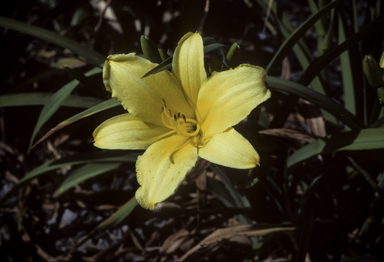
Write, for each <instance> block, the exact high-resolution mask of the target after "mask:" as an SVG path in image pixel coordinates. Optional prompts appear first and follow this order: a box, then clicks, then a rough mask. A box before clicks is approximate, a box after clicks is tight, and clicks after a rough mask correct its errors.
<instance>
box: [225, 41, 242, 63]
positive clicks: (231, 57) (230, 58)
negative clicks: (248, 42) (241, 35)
mask: <svg viewBox="0 0 384 262" xmlns="http://www.w3.org/2000/svg"><path fill="white" fill-rule="evenodd" d="M240 56H241V49H240V45H238V44H237V43H233V44H232V46H231V48H229V51H228V53H227V57H226V58H227V64H228V67H230V68H233V67H235V66H236V65H237V61H239V58H240Z"/></svg>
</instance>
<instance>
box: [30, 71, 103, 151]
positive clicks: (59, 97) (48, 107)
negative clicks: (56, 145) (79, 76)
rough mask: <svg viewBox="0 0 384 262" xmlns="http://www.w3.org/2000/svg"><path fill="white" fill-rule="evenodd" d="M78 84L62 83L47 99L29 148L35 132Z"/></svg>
mask: <svg viewBox="0 0 384 262" xmlns="http://www.w3.org/2000/svg"><path fill="white" fill-rule="evenodd" d="M100 72H101V69H100V68H97V67H96V68H94V69H92V70H90V71H88V72H87V73H85V75H86V76H91V75H94V74H97V73H100ZM78 84H79V81H77V80H73V81H71V82H69V83H68V84H66V85H64V86H63V87H62V88H60V90H59V91H57V92H56V93H55V94H54V95H52V97H51V98H50V99H49V101H48V102H47V103H46V104H45V105H44V107H43V109H42V110H41V113H40V115H39V119H38V120H37V123H36V126H35V128H34V130H33V133H32V137H31V140H30V142H29V148H31V147H32V143H33V141H34V139H35V137H36V135H37V132H38V131H40V129H41V127H42V126H43V125H44V124H45V123H46V122H47V121H48V120H49V119H50V118H51V116H52V115H53V114H54V113H55V112H56V111H57V110H58V109H59V107H60V106H61V104H62V103H63V102H64V100H66V99H67V98H68V96H69V95H70V93H71V92H72V91H73V90H74V89H75V87H76V86H77V85H78Z"/></svg>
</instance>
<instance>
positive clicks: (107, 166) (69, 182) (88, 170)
mask: <svg viewBox="0 0 384 262" xmlns="http://www.w3.org/2000/svg"><path fill="white" fill-rule="evenodd" d="M119 166H120V164H119V163H90V164H86V165H84V166H82V167H79V168H77V169H75V170H73V171H71V172H70V173H69V174H68V175H67V176H66V177H65V179H64V181H63V182H62V183H61V184H60V186H59V187H58V188H57V189H56V191H55V192H54V193H53V196H54V197H57V196H59V195H60V194H62V193H63V192H65V191H67V190H68V189H70V188H71V187H73V186H75V185H77V184H79V183H81V182H83V181H84V180H86V179H88V178H92V177H95V176H98V175H101V174H104V173H106V172H109V171H111V170H114V169H117V168H118V167H119Z"/></svg>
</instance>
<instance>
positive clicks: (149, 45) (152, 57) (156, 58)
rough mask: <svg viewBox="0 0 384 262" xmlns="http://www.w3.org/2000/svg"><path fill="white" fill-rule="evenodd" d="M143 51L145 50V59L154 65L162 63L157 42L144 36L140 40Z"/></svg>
mask: <svg viewBox="0 0 384 262" xmlns="http://www.w3.org/2000/svg"><path fill="white" fill-rule="evenodd" d="M140 44H141V49H142V50H143V54H144V56H145V58H147V59H148V60H149V61H151V62H153V63H161V61H162V60H161V57H160V54H159V50H158V49H157V46H156V44H155V42H153V41H152V39H150V38H149V37H148V36H144V35H142V36H141V38H140Z"/></svg>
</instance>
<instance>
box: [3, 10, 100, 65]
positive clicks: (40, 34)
mask: <svg viewBox="0 0 384 262" xmlns="http://www.w3.org/2000/svg"><path fill="white" fill-rule="evenodd" d="M0 26H2V27H6V28H10V29H12V30H16V31H19V32H21V33H24V34H28V35H31V36H34V37H37V38H40V39H42V40H45V41H48V42H50V43H53V44H56V45H58V46H61V47H64V48H68V49H69V50H71V51H72V52H74V53H76V54H78V55H79V56H80V57H83V58H84V59H85V60H86V61H87V62H88V63H90V64H93V65H96V66H99V65H100V64H102V63H104V61H105V57H104V56H102V55H101V54H99V53H97V52H95V51H93V50H92V49H89V48H88V47H85V46H82V45H81V44H79V43H77V42H75V41H73V40H71V39H69V38H67V37H64V36H62V35H59V34H58V33H55V32H52V31H49V30H46V29H43V28H40V27H37V26H33V25H30V24H26V23H23V22H19V21H16V20H13V19H9V18H5V17H2V16H0Z"/></svg>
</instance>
